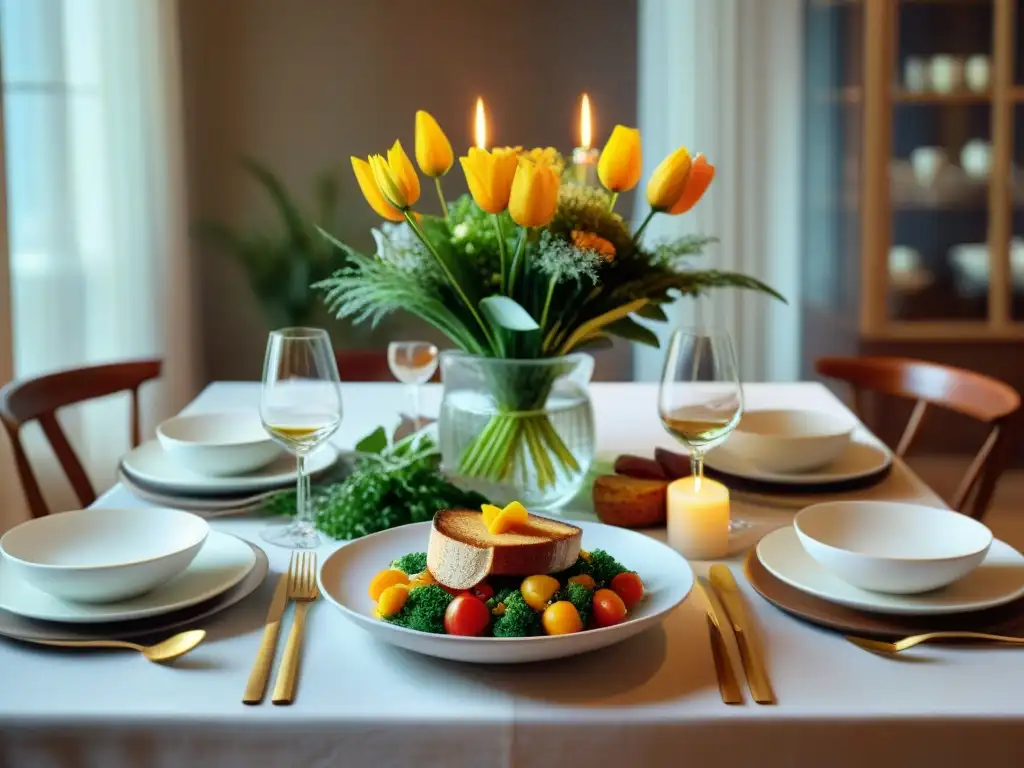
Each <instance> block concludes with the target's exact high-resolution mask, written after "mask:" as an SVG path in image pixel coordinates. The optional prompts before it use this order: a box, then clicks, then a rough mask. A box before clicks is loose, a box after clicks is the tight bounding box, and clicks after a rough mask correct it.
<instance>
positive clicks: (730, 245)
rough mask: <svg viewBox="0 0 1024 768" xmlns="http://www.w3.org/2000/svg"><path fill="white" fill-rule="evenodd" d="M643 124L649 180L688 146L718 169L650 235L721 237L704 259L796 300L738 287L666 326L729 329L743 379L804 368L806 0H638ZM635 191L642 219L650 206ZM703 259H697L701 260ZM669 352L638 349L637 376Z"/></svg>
mask: <svg viewBox="0 0 1024 768" xmlns="http://www.w3.org/2000/svg"><path fill="white" fill-rule="evenodd" d="M639 28H640V44H639V50H640V72H639V82H640V93H639V107H638V114H639V128H640V131H641V134H642V135H643V138H644V172H645V173H644V178H647V177H649V175H650V173H651V172H652V171H653V170H654V168H655V166H656V165H657V164H658V163H659V162H660V161H661V159H662V158H663V157H665V155H667V154H668V153H669V152H671V151H672V150H674V149H676V148H677V147H678V146H680V145H684V146H686V147H688V148H689V149H690V150H691V151H700V152H703V153H704V154H705V155H707V157H708V158H709V160H710V161H711V162H712V163H714V165H715V168H716V177H715V181H714V183H713V184H712V186H711V188H710V190H709V192H708V193H707V194H706V195H705V197H704V199H703V200H701V202H700V203H699V204H698V205H697V206H696V207H695V208H694V209H693V210H692V211H691V212H690V213H688V214H686V215H683V216H675V217H668V216H656V217H655V219H654V220H653V221H652V222H651V225H650V227H649V228H648V233H649V235H648V237H652V238H658V237H671V236H676V235H681V234H686V233H690V232H700V233H703V234H708V235H714V236H716V237H718V238H719V239H720V241H721V242H720V243H719V244H717V245H715V246H712V247H711V248H710V249H709V250H708V252H707V255H706V256H705V257H704V258H705V259H706V260H707V261H706V262H704V263H706V264H708V265H709V266H712V265H713V266H714V267H716V268H719V269H728V270H734V271H739V272H744V273H746V274H750V275H754V276H756V277H758V278H760V279H762V280H764V281H766V282H768V283H769V284H771V285H772V286H773V287H775V288H776V289H777V290H779V291H780V292H781V293H783V294H784V295H785V296H786V297H787V299H789V302H790V303H789V305H788V306H784V305H780V304H778V303H777V302H773V301H769V300H767V299H765V298H761V297H759V296H755V295H753V294H750V293H747V292H739V291H733V290H727V291H726V290H723V291H716V292H715V293H713V294H711V295H710V296H709V297H707V298H705V299H702V300H700V301H699V302H697V301H692V300H682V301H679V302H676V304H675V305H674V306H673V308H672V311H671V312H670V313H669V315H670V318H671V322H670V323H668V324H664V325H665V326H667V327H662V328H659V329H658V332H659V336H660V337H661V339H662V348H663V349H664V346H665V342H666V340H667V338H668V336H669V335H670V333H671V329H672V327H673V326H674V325H675V324H684V325H687V324H694V323H697V322H701V323H705V324H709V325H710V324H713V325H715V326H718V327H724V328H726V329H727V330H729V332H730V333H731V334H732V336H733V340H734V343H735V344H736V347H737V355H738V357H739V363H740V370H741V375H742V377H743V378H744V380H746V381H757V380H788V379H794V378H796V377H797V376H798V374H799V364H800V358H799V353H800V343H799V342H800V338H799V335H800V327H799V314H798V307H799V290H800V281H799V272H798V260H799V247H800V234H799V227H800V220H799V208H800V174H801V173H802V167H801V162H802V160H801V152H800V125H801V92H802V79H803V77H802V75H803V60H802V55H803V54H802V35H803V29H802V28H803V22H802V3H801V2H800V0H772V1H771V2H765V0H640V23H639ZM646 212H647V210H646V201H645V200H644V197H643V195H638V196H637V211H636V212H635V218H642V217H643V216H644V215H645V214H646ZM700 264H701V262H698V263H696V264H695V266H698V265H700ZM663 349H662V350H653V349H650V348H646V347H636V349H635V354H634V376H635V378H636V379H638V380H641V381H643V380H656V379H657V378H658V376H659V375H660V372H661V364H662V355H663Z"/></svg>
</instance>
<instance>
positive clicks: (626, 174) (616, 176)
mask: <svg viewBox="0 0 1024 768" xmlns="http://www.w3.org/2000/svg"><path fill="white" fill-rule="evenodd" d="M642 171H643V167H642V164H641V155H640V131H638V130H637V129H636V128H627V127H625V126H624V125H616V126H615V128H614V129H613V130H612V135H611V136H610V137H609V139H608V143H607V144H605V145H604V149H602V150H601V157H600V159H599V160H598V161H597V175H598V177H599V178H600V179H601V183H602V184H604V186H605V189H607V190H608V191H609V192H614V193H615V194H619V193H620V192H628V191H629V190H631V189H632V188H633V187H635V186H636V185H637V183H638V182H639V181H640V174H641V172H642Z"/></svg>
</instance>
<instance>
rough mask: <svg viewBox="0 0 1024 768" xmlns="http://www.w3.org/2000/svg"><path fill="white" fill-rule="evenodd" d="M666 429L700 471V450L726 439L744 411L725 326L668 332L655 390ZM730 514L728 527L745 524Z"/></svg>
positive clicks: (703, 451)
mask: <svg viewBox="0 0 1024 768" xmlns="http://www.w3.org/2000/svg"><path fill="white" fill-rule="evenodd" d="M658 414H659V415H660V416H661V423H662V424H664V425H665V429H667V430H668V431H669V433H671V434H672V436H673V437H675V438H676V439H677V440H678V441H679V442H681V443H682V444H683V445H685V446H686V448H687V450H688V451H689V454H690V470H691V472H692V473H693V475H694V477H696V478H698V480H697V482H699V481H700V480H701V479H703V477H704V455H705V454H706V453H707V452H708V451H710V450H711V449H713V448H716V447H717V446H719V445H721V444H722V443H723V442H725V439H726V438H727V437H728V436H729V434H730V433H731V432H732V431H733V429H735V428H736V425H737V424H738V423H739V421H740V417H741V416H742V415H743V387H742V386H741V384H740V378H739V366H738V365H737V363H736V353H735V351H734V350H733V344H732V339H731V338H730V337H729V334H728V333H727V332H726V331H723V330H717V329H704V328H680V329H678V330H676V331H675V332H674V333H673V334H672V340H671V342H670V343H669V348H668V353H667V354H666V356H665V367H664V369H663V370H662V374H661V388H660V390H659V392H658ZM749 526H750V523H748V522H746V521H743V520H735V519H731V518H730V520H729V530H730V532H735V531H740V530H743V529H745V528H748V527H749Z"/></svg>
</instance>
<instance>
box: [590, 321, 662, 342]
mask: <svg viewBox="0 0 1024 768" xmlns="http://www.w3.org/2000/svg"><path fill="white" fill-rule="evenodd" d="M604 330H605V332H606V333H610V334H612V335H613V336H618V337H619V338H622V339H625V340H626V341H635V342H637V343H638V344H646V345H647V346H648V347H654V348H655V349H657V348H658V346H659V345H658V337H657V336H656V335H655V333H654V331H652V330H651V329H650V328H647V327H646V326H643V325H640V323H638V322H637V321H636V320H634V319H633V318H631V317H624V318H622V319H621V320H616V321H615V322H614V323H608V325H606V326H605V327H604Z"/></svg>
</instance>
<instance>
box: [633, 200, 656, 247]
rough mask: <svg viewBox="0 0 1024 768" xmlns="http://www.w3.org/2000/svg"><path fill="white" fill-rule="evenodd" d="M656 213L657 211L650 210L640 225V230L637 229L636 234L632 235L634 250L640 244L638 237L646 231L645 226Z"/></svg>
mask: <svg viewBox="0 0 1024 768" xmlns="http://www.w3.org/2000/svg"><path fill="white" fill-rule="evenodd" d="M656 213H657V210H655V209H654V208H651V212H650V213H648V214H647V218H646V219H644V221H643V223H642V224H641V225H640V229H638V230H637V231H636V234H635V235H633V247H634V248H636V246H637V245H638V244H639V243H640V235H642V234H643V233H644V230H645V229H647V225H648V224H650V223H651V219H653V218H654V214H656Z"/></svg>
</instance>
